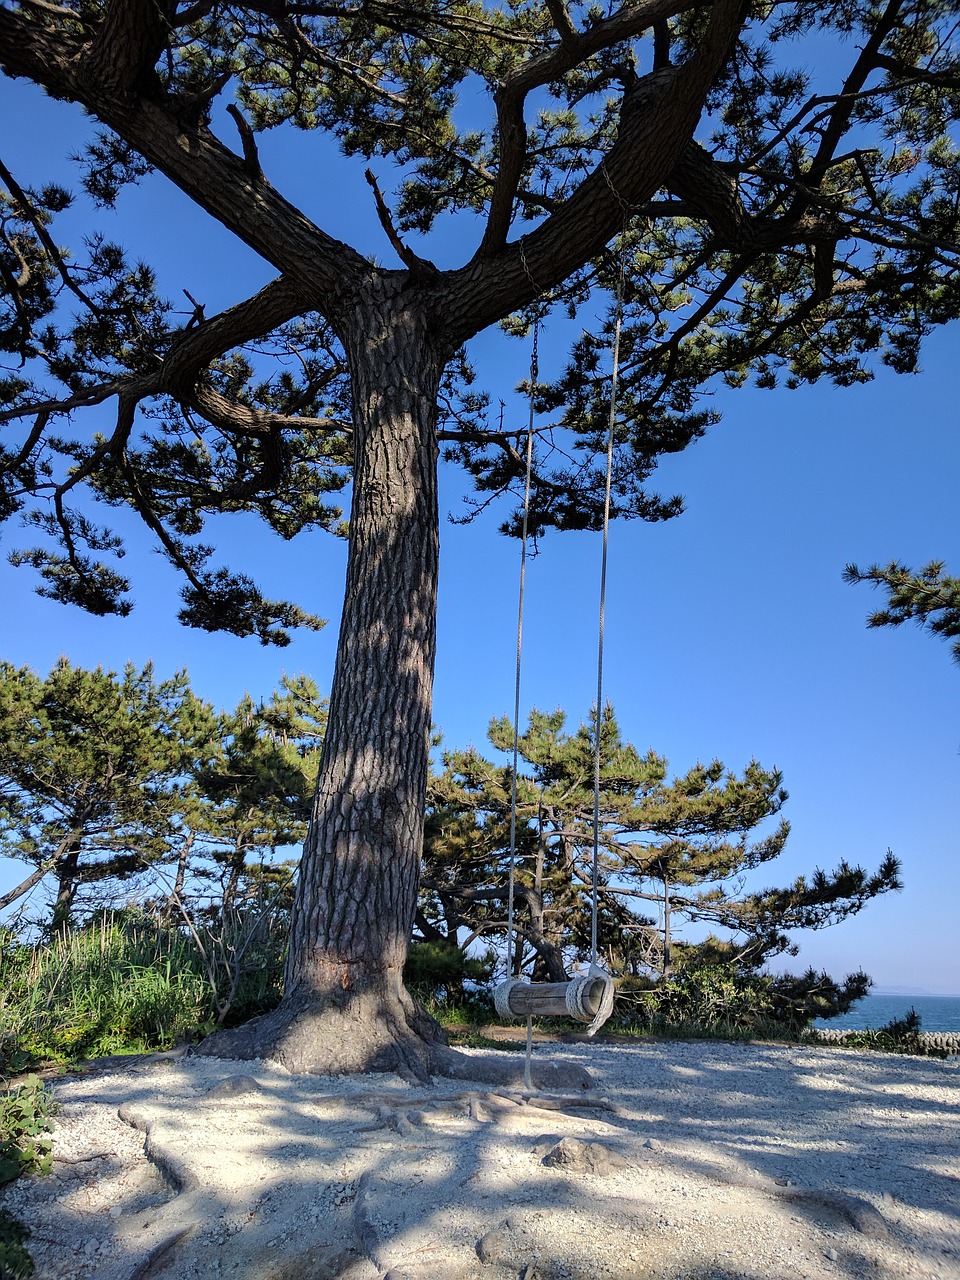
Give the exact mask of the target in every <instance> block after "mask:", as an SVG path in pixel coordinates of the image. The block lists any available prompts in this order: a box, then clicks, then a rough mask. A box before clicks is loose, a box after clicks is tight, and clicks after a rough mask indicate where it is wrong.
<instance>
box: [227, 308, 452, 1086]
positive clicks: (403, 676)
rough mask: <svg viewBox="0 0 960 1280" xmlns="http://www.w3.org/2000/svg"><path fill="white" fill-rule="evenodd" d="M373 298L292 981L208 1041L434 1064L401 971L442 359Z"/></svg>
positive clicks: (411, 869)
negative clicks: (231, 1038) (245, 1020)
mask: <svg viewBox="0 0 960 1280" xmlns="http://www.w3.org/2000/svg"><path fill="white" fill-rule="evenodd" d="M364 312H365V314H363V315H362V316H361V315H358V316H357V318H356V319H357V324H356V328H355V333H356V334H357V337H356V338H355V339H354V341H353V342H352V343H351V342H350V341H349V337H348V341H347V350H348V358H349V359H350V364H351V372H352V375H353V395H354V423H355V428H354V429H355V443H354V459H355V461H354V466H355V472H354V484H353V503H352V510H351V518H350V549H349V556H348V565H347V584H346V594H345V599H344V606H343V616H342V620H341V625H340V639H339V645H338V650H337V663H336V668H335V672H334V679H333V687H332V690H331V695H330V708H329V717H328V722H327V730H326V735H325V739H324V747H323V756H322V760H321V766H320V775H319V780H318V785H317V793H316V798H315V801H314V808H313V815H312V819H311V824H310V830H309V833H308V836H307V841H306V845H305V847H304V851H303V858H302V861H301V864H300V874H299V877H298V880H297V890H296V897H295V902H294V909H293V917H292V924H291V935H290V949H289V957H288V961H287V972H286V981H285V995H284V999H283V1002H282V1004H281V1006H280V1007H279V1009H277V1010H276V1011H275V1012H274V1013H273V1014H270V1015H268V1016H267V1017H265V1018H261V1019H258V1020H257V1021H256V1023H254V1024H249V1026H248V1027H246V1028H242V1029H241V1030H240V1031H239V1032H238V1033H235V1043H233V1044H230V1045H228V1044H225V1043H219V1044H216V1045H214V1044H211V1045H210V1046H209V1050H212V1051H215V1052H220V1053H227V1052H239V1051H241V1050H244V1051H246V1049H247V1048H249V1051H250V1052H255V1053H257V1054H258V1055H260V1054H268V1055H269V1056H270V1057H273V1058H278V1059H279V1060H280V1061H282V1062H284V1064H285V1065H287V1066H288V1067H290V1069H291V1070H296V1071H330V1070H334V1071H350V1070H364V1069H368V1070H375V1069H392V1068H396V1067H401V1068H406V1069H407V1070H409V1071H411V1072H413V1073H414V1074H418V1075H423V1074H425V1073H426V1070H427V1067H428V1057H429V1047H428V1046H429V1043H430V1042H431V1041H438V1040H441V1039H442V1036H441V1033H440V1032H439V1029H438V1028H437V1027H436V1025H435V1024H434V1023H433V1022H432V1020H431V1019H429V1018H427V1017H426V1015H425V1014H423V1013H422V1012H421V1011H420V1010H419V1009H418V1007H417V1006H416V1005H415V1003H414V1001H413V1000H412V999H411V997H410V996H409V995H408V994H407V993H406V991H405V990H404V987H403V982H402V970H403V963H404V960H405V958H406V953H407V946H408V942H409V938H410V932H411V928H412V925H413V919H414V913H415V910H416V902H417V887H418V882H419V873H420V857H421V851H422V843H423V817H424V805H425V796H426V779H427V767H428V753H429V747H430V727H431V699H432V687H433V665H434V653H435V636H436V601H437V569H438V547H439V512H438V505H437V440H436V417H437V394H438V388H439V382H440V376H441V373H442V369H443V357H442V356H441V354H440V353H439V351H438V350H437V349H436V346H435V344H433V343H432V342H431V341H430V339H429V337H428V336H427V334H426V333H425V325H424V323H423V321H422V318H421V317H420V316H418V315H417V314H416V313H415V312H412V311H411V310H409V309H405V310H402V309H401V308H400V307H398V306H397V305H396V304H395V303H394V304H391V303H390V301H389V300H387V299H384V300H383V301H382V302H381V305H380V306H377V305H376V304H374V305H370V300H369V299H368V300H367V304H366V306H365V307H364ZM228 1034H229V1033H228ZM217 1040H218V1041H222V1040H223V1037H218V1038H217Z"/></svg>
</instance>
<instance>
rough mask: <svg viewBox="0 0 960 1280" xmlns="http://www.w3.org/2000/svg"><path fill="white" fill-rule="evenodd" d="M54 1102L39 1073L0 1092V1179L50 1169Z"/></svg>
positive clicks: (41, 1172) (43, 1171) (8, 1180)
mask: <svg viewBox="0 0 960 1280" xmlns="http://www.w3.org/2000/svg"><path fill="white" fill-rule="evenodd" d="M53 1110H54V1104H53V1103H52V1102H51V1100H50V1096H49V1094H48V1093H47V1091H46V1090H45V1089H44V1087H43V1081H42V1080H41V1079H40V1078H39V1076H28V1077H27V1078H26V1080H24V1081H23V1082H22V1083H21V1084H19V1085H17V1086H16V1087H15V1088H13V1089H10V1090H9V1091H8V1092H7V1093H5V1094H2V1095H0V1182H12V1181H13V1179H14V1178H16V1177H19V1175H20V1174H21V1173H38V1174H43V1173H49V1172H50V1130H51V1129H52V1127H53V1125H52V1122H51V1116H52V1114H53Z"/></svg>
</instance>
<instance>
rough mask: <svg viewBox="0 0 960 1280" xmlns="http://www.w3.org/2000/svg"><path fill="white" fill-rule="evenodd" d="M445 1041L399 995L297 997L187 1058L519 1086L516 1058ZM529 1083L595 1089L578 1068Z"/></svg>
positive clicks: (561, 1066) (543, 1070)
mask: <svg viewBox="0 0 960 1280" xmlns="http://www.w3.org/2000/svg"><path fill="white" fill-rule="evenodd" d="M446 1039H447V1038H446V1035H445V1033H444V1031H443V1029H442V1027H441V1026H440V1025H439V1023H438V1022H436V1021H435V1020H434V1019H433V1018H431V1017H430V1015H429V1014H428V1013H426V1012H425V1010H424V1009H422V1008H421V1006H420V1005H419V1004H418V1003H417V1002H416V1001H415V1000H414V999H413V998H412V997H411V996H410V995H409V994H408V993H407V992H406V991H401V992H400V993H399V994H398V995H389V996H388V995H385V994H384V992H383V991H379V992H367V993H364V994H359V995H358V994H356V993H353V992H349V993H348V992H345V993H343V995H339V994H338V995H337V997H333V996H329V995H326V996H324V995H320V994H318V993H315V992H313V993H304V992H303V991H302V990H301V992H298V993H296V994H295V995H293V996H289V997H285V998H284V1000H283V1001H282V1003H281V1004H280V1005H279V1006H278V1007H277V1008H276V1009H274V1010H272V1011H271V1012H270V1013H265V1014H262V1015H261V1016H260V1017H258V1018H252V1019H251V1020H250V1021H249V1022H247V1023H244V1025H243V1026H241V1027H235V1028H233V1029H232V1030H229V1031H216V1032H214V1033H213V1034H212V1035H210V1036H208V1037H207V1038H206V1040H204V1041H203V1042H202V1043H201V1044H199V1045H196V1046H195V1047H194V1048H192V1049H191V1050H189V1052H190V1054H191V1055H193V1054H197V1055H199V1056H201V1057H212V1058H231V1059H250V1058H261V1059H264V1060H266V1061H269V1062H277V1063H279V1064H280V1065H281V1066H282V1067H284V1068H285V1069H286V1070H287V1071H289V1072H290V1073H291V1074H293V1075H359V1074H363V1073H365V1072H392V1073H395V1074H397V1075H399V1076H401V1077H402V1078H403V1079H405V1080H408V1081H410V1082H411V1083H414V1082H416V1083H419V1084H427V1083H429V1081H430V1079H431V1077H433V1076H446V1077H450V1078H453V1079H455V1080H470V1081H478V1082H480V1083H483V1084H492V1085H496V1086H498V1087H500V1088H522V1087H523V1083H524V1061H523V1057H522V1056H521V1055H520V1054H518V1053H515V1052H513V1053H509V1054H507V1053H505V1054H502V1055H500V1054H496V1055H495V1054H465V1053H458V1052H457V1051H456V1050H455V1049H451V1048H449V1047H448V1045H447V1042H446ZM531 1080H532V1082H533V1085H534V1088H535V1089H538V1090H540V1089H544V1090H568V1091H569V1090H577V1089H589V1088H592V1086H593V1083H594V1082H593V1078H592V1077H591V1076H590V1074H589V1072H587V1071H584V1070H583V1068H582V1067H578V1066H575V1065H573V1064H568V1063H553V1062H542V1061H540V1062H536V1061H535V1062H534V1063H533V1065H532V1068H531Z"/></svg>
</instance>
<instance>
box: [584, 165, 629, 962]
mask: <svg viewBox="0 0 960 1280" xmlns="http://www.w3.org/2000/svg"><path fill="white" fill-rule="evenodd" d="M604 174H606V169H604ZM607 181H608V182H609V178H608V179H607ZM626 258H627V244H626V220H625V221H624V233H623V235H622V237H621V242H620V269H619V272H618V274H617V301H616V306H615V308H614V321H613V349H612V370H611V375H610V412H609V416H608V420H607V461H606V478H605V484H604V493H603V542H602V550H601V553H600V609H599V615H600V616H599V623H598V627H597V720H596V727H595V731H594V743H593V861H592V867H591V876H590V883H591V889H592V900H593V905H592V911H591V918H590V963H591V964H592V965H596V963H597V959H598V951H597V918H598V914H599V912H598V905H597V904H598V896H599V887H600V757H601V736H602V734H601V730H602V727H603V642H604V628H605V624H606V607H607V548H608V544H609V541H610V492H611V489H612V481H613V446H614V439H615V434H616V426H617V396H618V393H619V389H620V332H621V329H622V328H623V294H624V283H625V279H626Z"/></svg>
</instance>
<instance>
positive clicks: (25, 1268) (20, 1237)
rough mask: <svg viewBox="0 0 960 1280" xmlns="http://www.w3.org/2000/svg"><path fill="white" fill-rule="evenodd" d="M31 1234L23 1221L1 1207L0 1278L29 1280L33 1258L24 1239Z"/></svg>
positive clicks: (31, 1273)
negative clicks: (19, 1220)
mask: <svg viewBox="0 0 960 1280" xmlns="http://www.w3.org/2000/svg"><path fill="white" fill-rule="evenodd" d="M29 1235H30V1232H29V1231H28V1230H27V1228H26V1227H25V1226H23V1224H22V1223H20V1222H17V1220H16V1218H11V1216H10V1214H9V1213H7V1212H6V1211H5V1210H3V1209H0V1280H29V1277H30V1276H32V1275H33V1271H34V1267H33V1259H32V1258H31V1257H30V1254H29V1253H28V1252H27V1247H26V1245H25V1244H24V1241H25V1240H26V1239H27V1237H28V1236H29Z"/></svg>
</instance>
